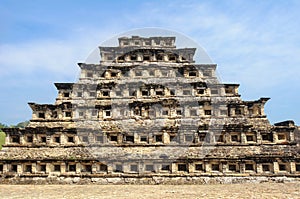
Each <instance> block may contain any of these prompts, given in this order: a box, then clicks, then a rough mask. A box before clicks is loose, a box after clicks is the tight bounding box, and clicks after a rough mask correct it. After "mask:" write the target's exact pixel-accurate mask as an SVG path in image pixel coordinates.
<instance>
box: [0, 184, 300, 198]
mask: <svg viewBox="0 0 300 199" xmlns="http://www.w3.org/2000/svg"><path fill="white" fill-rule="evenodd" d="M0 198H72V199H73V198H268V199H269V198H300V183H261V184H219V185H0Z"/></svg>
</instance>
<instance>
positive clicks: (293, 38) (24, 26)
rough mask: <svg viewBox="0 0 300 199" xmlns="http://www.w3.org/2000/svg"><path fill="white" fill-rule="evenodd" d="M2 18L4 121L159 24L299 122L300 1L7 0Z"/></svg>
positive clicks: (249, 95)
mask: <svg viewBox="0 0 300 199" xmlns="http://www.w3.org/2000/svg"><path fill="white" fill-rule="evenodd" d="M0 18H1V26H0V77H1V80H2V83H1V84H0V89H1V91H2V92H1V98H0V110H1V114H0V122H2V123H6V124H15V123H18V122H21V121H24V120H28V119H30V117H31V110H30V108H29V106H28V105H27V102H37V103H54V101H55V97H56V94H57V91H56V89H55V86H54V85H53V83H54V82H74V81H76V80H77V77H78V74H79V70H78V69H79V68H78V67H77V63H78V62H84V61H85V60H86V58H87V57H88V56H89V54H90V53H91V52H92V51H93V50H94V49H95V48H96V47H97V46H98V45H100V44H101V43H103V42H104V41H106V40H107V39H109V38H111V37H112V36H115V35H117V34H119V33H122V32H126V31H128V30H132V29H136V28H144V27H158V28H165V29H168V30H174V31H177V32H180V33H181V34H184V35H186V36H188V37H190V38H192V39H193V40H194V41H195V42H197V43H198V44H199V45H200V46H202V47H203V48H204V49H205V50H206V52H207V53H208V54H209V56H210V57H211V58H212V60H213V62H214V63H217V64H218V74H219V76H220V78H221V79H222V81H223V82H228V83H240V84H241V86H240V93H241V95H242V98H243V99H245V100H256V99H259V98H260V97H271V100H270V101H269V102H268V103H267V104H266V114H267V115H268V117H269V119H270V121H271V122H272V123H274V122H278V121H282V120H287V119H292V120H294V121H295V122H296V123H297V124H300V116H299V113H300V104H299V100H298V98H299V97H300V92H299V91H300V86H299V85H300V78H299V77H300V46H299V44H300V1H297V0H294V1H291V0H283V1H281V0H276V1H275V0H269V1H268V0H264V1H261V0H248V1H246V0H244V1H242V0H241V1H239V0H226V1H225V0H224V1H220V0H216V1H213V0H210V1H199V0H198V1H189V0H181V1H176V0H170V1H168V0H165V1H159V0H157V1H155V0H154V1H143V0H129V1H116V0H110V1H84V0H64V1H60V0H57V1H56V0H51V1H50V0H49V1H46V0H43V1H42V0H40V1H38V0H35V1H33V0H26V1H23V0H19V1H16V0H1V1H0Z"/></svg>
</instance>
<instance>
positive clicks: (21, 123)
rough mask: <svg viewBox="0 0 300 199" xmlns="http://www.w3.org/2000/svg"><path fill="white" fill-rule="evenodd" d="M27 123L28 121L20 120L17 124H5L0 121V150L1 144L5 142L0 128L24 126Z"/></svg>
mask: <svg viewBox="0 0 300 199" xmlns="http://www.w3.org/2000/svg"><path fill="white" fill-rule="evenodd" d="M28 124H29V121H25V122H20V123H18V124H17V125H11V126H7V125H6V124H2V123H0V150H1V149H2V145H3V144H4V143H5V136H6V135H5V133H4V132H3V131H2V128H8V127H16V128H24V127H26V126H27V125H28Z"/></svg>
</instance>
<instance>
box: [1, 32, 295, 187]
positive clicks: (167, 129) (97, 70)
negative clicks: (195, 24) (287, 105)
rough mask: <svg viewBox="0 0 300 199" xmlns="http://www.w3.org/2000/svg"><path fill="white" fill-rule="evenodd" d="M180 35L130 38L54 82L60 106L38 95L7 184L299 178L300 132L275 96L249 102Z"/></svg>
mask: <svg viewBox="0 0 300 199" xmlns="http://www.w3.org/2000/svg"><path fill="white" fill-rule="evenodd" d="M175 39H176V38H175V37H147V38H146V37H139V36H132V37H121V38H119V45H118V46H116V47H99V50H100V56H101V61H100V62H99V63H97V64H89V63H79V64H78V65H79V67H80V69H81V73H80V78H79V80H78V82H77V83H55V86H56V88H57V90H58V96H57V98H56V101H55V104H37V103H29V106H30V107H31V109H32V112H33V113H32V119H31V120H30V124H29V125H28V126H27V127H26V128H6V129H4V131H5V133H6V143H5V145H4V147H3V149H2V150H1V151H0V176H1V178H0V182H1V183H25V182H26V183H91V182H94V183H100V184H108V183H119V184H124V183H141V184H144V183H145V184H151V183H207V182H217V183H221V182H223V181H226V180H227V181H230V182H235V181H240V182H241V181H243V180H246V179H248V180H249V179H250V180H260V179H266V178H267V179H273V178H274V179H282V178H283V177H284V178H290V179H297V177H300V152H299V151H300V149H299V140H300V139H299V137H300V136H299V131H298V127H297V126H296V125H295V124H294V122H293V121H283V122H280V123H276V124H274V125H272V124H270V122H269V120H268V119H267V117H266V115H265V113H264V106H265V104H266V102H267V101H268V100H269V98H260V99H258V100H254V101H243V100H242V99H241V96H240V94H239V93H238V87H239V85H238V84H226V83H221V82H219V80H218V78H217V76H216V67H217V65H216V64H212V63H207V64H203V63H202V64H197V63H196V62H195V61H194V55H195V52H196V48H176V46H175Z"/></svg>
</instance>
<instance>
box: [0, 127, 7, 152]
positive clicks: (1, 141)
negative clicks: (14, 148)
mask: <svg viewBox="0 0 300 199" xmlns="http://www.w3.org/2000/svg"><path fill="white" fill-rule="evenodd" d="M6 127H8V126H7V125H5V124H2V123H0V150H1V149H2V145H3V144H4V143H5V133H4V132H3V131H2V128H6Z"/></svg>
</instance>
